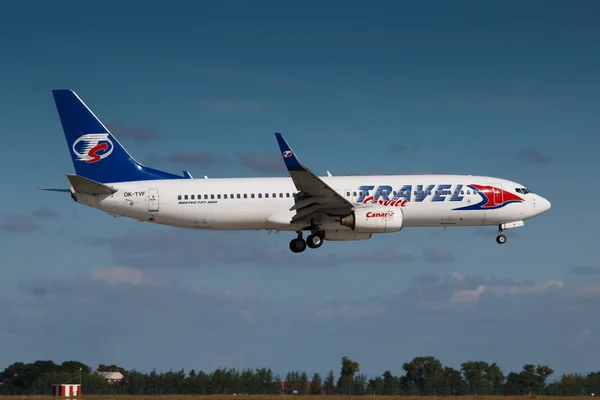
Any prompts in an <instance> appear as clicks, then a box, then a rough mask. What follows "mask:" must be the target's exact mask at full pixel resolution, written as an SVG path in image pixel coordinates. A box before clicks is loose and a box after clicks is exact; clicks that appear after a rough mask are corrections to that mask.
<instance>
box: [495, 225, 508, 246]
mask: <svg viewBox="0 0 600 400" xmlns="http://www.w3.org/2000/svg"><path fill="white" fill-rule="evenodd" d="M503 232H504V230H503V229H502V225H499V226H498V236H497V237H496V242H497V243H498V244H504V243H506V236H505V235H504V233H503Z"/></svg>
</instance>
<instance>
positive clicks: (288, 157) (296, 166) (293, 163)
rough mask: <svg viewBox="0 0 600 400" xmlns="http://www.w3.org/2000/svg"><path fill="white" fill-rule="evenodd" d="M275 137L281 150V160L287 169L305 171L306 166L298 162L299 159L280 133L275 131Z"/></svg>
mask: <svg viewBox="0 0 600 400" xmlns="http://www.w3.org/2000/svg"><path fill="white" fill-rule="evenodd" d="M275 137H277V143H279V150H281V155H282V156H283V162H284V163H285V166H286V167H287V169H288V171H306V168H305V167H304V166H303V165H302V164H301V163H300V160H298V157H296V154H294V151H293V150H292V148H291V147H290V145H289V144H288V143H287V142H286V141H285V139H284V138H283V136H281V133H279V132H275Z"/></svg>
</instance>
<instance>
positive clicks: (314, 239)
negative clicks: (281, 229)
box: [306, 233, 323, 249]
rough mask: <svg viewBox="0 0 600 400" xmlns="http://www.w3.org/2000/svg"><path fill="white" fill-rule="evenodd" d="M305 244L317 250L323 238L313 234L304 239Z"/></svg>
mask: <svg viewBox="0 0 600 400" xmlns="http://www.w3.org/2000/svg"><path fill="white" fill-rule="evenodd" d="M306 244H307V245H308V247H310V248H311V249H318V248H319V247H321V246H322V245H323V238H322V237H321V236H320V235H318V234H314V233H313V234H312V235H308V237H307V238H306Z"/></svg>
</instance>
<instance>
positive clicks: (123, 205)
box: [75, 175, 550, 231]
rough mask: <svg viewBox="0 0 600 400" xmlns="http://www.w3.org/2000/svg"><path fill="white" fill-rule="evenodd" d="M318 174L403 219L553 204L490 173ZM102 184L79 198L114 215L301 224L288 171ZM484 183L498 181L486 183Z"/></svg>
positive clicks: (500, 214)
mask: <svg viewBox="0 0 600 400" xmlns="http://www.w3.org/2000/svg"><path fill="white" fill-rule="evenodd" d="M320 179H322V180H323V181H324V182H326V183H327V184H328V185H329V186H331V187H332V188H333V189H335V190H336V191H337V192H338V193H339V194H341V195H342V196H344V198H346V199H347V200H350V201H351V202H352V203H354V204H356V205H357V207H363V204H365V199H366V201H367V203H369V201H370V200H371V199H373V200H377V201H378V204H382V205H385V206H388V207H390V208H392V209H400V210H402V214H403V226H405V227H431V226H482V225H500V224H506V223H512V222H516V221H525V220H527V219H530V218H532V217H535V216H536V215H539V214H541V213H543V212H545V211H547V210H548V209H549V208H550V203H548V201H547V200H545V199H544V198H542V197H540V196H538V195H536V194H534V193H531V192H528V191H527V190H526V189H525V187H524V186H522V185H520V184H518V183H515V182H511V181H508V180H505V179H499V178H492V177H482V176H470V175H387V176H386V175H382V176H333V177H330V176H325V177H320ZM107 185H108V186H112V187H114V188H115V189H118V191H117V192H116V193H114V194H112V195H98V196H93V195H87V194H79V193H76V194H75V195H76V197H77V201H78V202H80V203H83V204H86V205H88V206H91V207H94V208H98V209H100V210H103V211H105V212H107V213H109V214H111V215H115V216H125V217H131V218H134V219H137V220H140V221H151V222H154V223H158V224H163V225H169V226H176V227H182V228H191V229H211V230H260V229H275V230H289V231H298V230H302V229H303V228H305V227H306V224H302V225H297V224H291V223H290V220H291V218H292V217H293V216H294V214H295V211H290V208H291V207H292V206H293V205H294V194H296V193H297V189H296V187H295V185H294V183H293V181H292V179H291V178H289V177H282V178H219V179H174V180H172V179H167V180H153V181H136V182H125V183H114V184H110V183H108V184H107ZM441 185H443V186H441ZM472 185H476V186H478V187H479V190H481V191H483V193H481V192H480V191H479V190H475V189H474V186H472ZM485 186H488V187H492V186H493V187H494V188H496V189H489V190H490V191H487V190H488V189H486V188H483V187H485ZM369 196H374V198H373V197H371V198H370V197H369ZM517 199H518V200H517ZM507 203H508V204H507ZM364 206H367V204H365V205H364ZM465 208H471V209H465ZM323 226H324V227H325V229H344V227H341V226H340V224H339V218H337V219H336V218H331V220H330V221H325V223H324V225H323ZM345 229H349V228H345Z"/></svg>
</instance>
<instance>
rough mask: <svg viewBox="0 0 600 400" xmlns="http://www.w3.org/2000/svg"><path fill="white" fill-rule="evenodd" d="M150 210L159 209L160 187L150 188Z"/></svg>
mask: <svg viewBox="0 0 600 400" xmlns="http://www.w3.org/2000/svg"><path fill="white" fill-rule="evenodd" d="M148 211H149V212H156V211H158V189H148Z"/></svg>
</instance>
